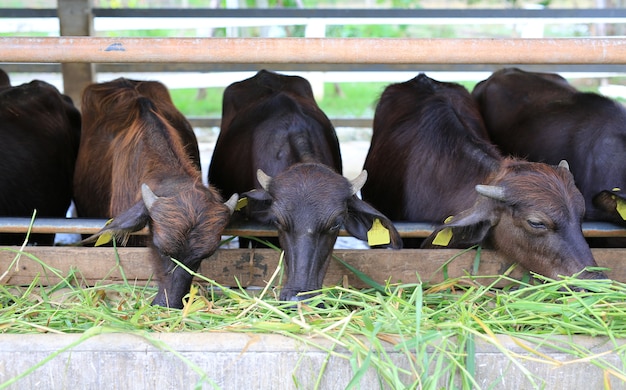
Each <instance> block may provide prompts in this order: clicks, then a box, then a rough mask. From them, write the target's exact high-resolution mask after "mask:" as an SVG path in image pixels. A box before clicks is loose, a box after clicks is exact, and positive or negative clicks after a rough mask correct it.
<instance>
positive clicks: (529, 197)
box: [362, 74, 604, 278]
mask: <svg viewBox="0 0 626 390" xmlns="http://www.w3.org/2000/svg"><path fill="white" fill-rule="evenodd" d="M364 169H366V170H367V171H368V172H369V179H368V181H367V183H365V185H364V187H363V189H362V194H363V199H364V200H366V201H367V202H369V203H370V204H372V205H373V206H374V207H376V208H377V209H379V210H380V211H381V212H383V213H384V214H385V215H387V216H388V217H389V218H391V219H392V220H394V221H410V222H431V223H433V224H436V228H435V229H434V231H433V233H432V234H431V235H430V236H429V237H428V238H426V239H425V240H424V242H423V243H422V247H425V248H435V247H454V248H458V247H469V246H472V245H477V244H483V245H485V246H487V247H492V248H494V249H495V250H496V251H497V252H499V253H500V254H501V255H503V256H504V257H505V258H507V259H509V260H510V261H514V262H516V263H519V264H521V265H522V266H524V267H525V268H527V269H529V270H531V271H533V272H536V273H538V274H542V275H545V276H548V277H552V278H555V277H557V276H558V275H572V274H576V273H580V275H581V277H585V278H596V277H604V275H603V274H602V273H596V272H593V271H587V270H586V269H585V268H586V267H590V266H596V262H595V260H594V258H593V255H592V253H591V250H590V249H589V246H588V244H587V242H586V241H585V239H584V237H583V233H582V229H581V219H582V216H583V214H584V210H585V203H584V199H583V197H582V195H581V194H580V192H579V191H578V189H577V188H576V186H575V185H574V180H573V178H572V175H571V173H570V172H569V170H568V169H567V163H562V164H560V165H559V166H552V165H547V164H541V163H535V162H528V161H525V160H520V159H513V158H505V157H504V156H502V155H501V154H500V153H499V152H498V150H497V149H496V147H495V146H494V145H492V144H491V143H490V141H489V139H488V137H487V135H486V130H485V128H484V124H483V120H482V118H481V115H480V113H479V111H478V108H477V106H476V104H475V102H474V100H473V99H472V96H471V95H470V93H469V92H468V91H467V89H466V88H465V87H463V86H461V85H459V84H455V83H446V82H438V81H436V80H433V79H431V78H429V77H427V76H426V75H425V74H419V75H418V76H416V77H415V78H413V79H411V80H409V81H406V82H403V83H397V84H391V85H389V86H387V87H386V89H385V90H384V91H383V93H382V95H381V97H380V99H379V101H378V104H377V106H376V111H375V117H374V124H373V135H372V141H371V146H370V149H369V151H368V154H367V157H366V160H365V164H364Z"/></svg>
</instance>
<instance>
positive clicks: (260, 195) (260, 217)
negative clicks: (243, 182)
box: [241, 190, 274, 224]
mask: <svg viewBox="0 0 626 390" xmlns="http://www.w3.org/2000/svg"><path fill="white" fill-rule="evenodd" d="M241 198H247V199H248V201H247V204H246V206H245V207H244V208H243V209H242V212H244V213H245V215H246V217H247V218H249V219H251V220H254V221H257V222H261V223H265V224H269V223H271V222H272V221H273V219H274V218H273V214H272V210H271V209H272V197H271V196H270V194H269V193H268V192H267V191H265V190H252V191H248V192H244V193H243V194H241Z"/></svg>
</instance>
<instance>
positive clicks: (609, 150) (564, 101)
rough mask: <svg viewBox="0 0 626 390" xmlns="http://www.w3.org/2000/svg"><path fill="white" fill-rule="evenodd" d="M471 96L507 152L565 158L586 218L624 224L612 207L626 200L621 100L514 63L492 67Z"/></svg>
mask: <svg viewBox="0 0 626 390" xmlns="http://www.w3.org/2000/svg"><path fill="white" fill-rule="evenodd" d="M472 95H473V96H474V98H475V99H476V101H477V103H478V106H479V108H480V110H481V112H482V115H483V117H484V118H485V124H486V127H487V130H488V131H489V134H490V137H491V138H492V140H493V142H494V143H495V144H497V145H498V147H499V148H500V149H501V150H502V152H503V153H504V154H505V155H513V156H518V157H522V158H526V159H528V160H530V161H538V162H545V163H548V164H556V163H558V161H560V160H567V161H568V162H569V164H570V169H571V171H572V174H573V175H574V179H575V181H576V185H577V186H578V188H579V190H580V192H581V193H582V194H583V196H584V198H585V203H586V214H585V218H586V219H587V220H595V221H608V222H613V223H617V224H621V225H625V226H626V221H625V220H624V218H622V217H621V215H619V213H618V211H617V209H616V201H617V199H618V198H621V201H623V202H626V197H625V196H624V195H623V193H622V191H624V190H625V189H626V165H625V164H624V161H626V159H625V158H624V157H625V155H624V151H626V109H625V108H624V107H623V106H622V105H621V104H619V103H618V102H615V101H613V100H611V99H609V98H606V97H604V96H601V95H598V94H594V93H583V92H580V91H578V90H576V88H574V87H573V86H571V85H570V84H568V83H567V81H566V80H565V79H564V78H562V77H561V76H559V75H557V74H552V73H534V72H525V71H523V70H520V69H517V68H505V69H501V70H499V71H497V72H494V73H493V74H492V75H491V76H490V77H489V78H488V79H486V80H484V81H482V82H480V83H479V84H477V85H476V87H475V88H474V91H473V92H472ZM614 188H620V189H621V191H613V189H614ZM622 244H623V242H622Z"/></svg>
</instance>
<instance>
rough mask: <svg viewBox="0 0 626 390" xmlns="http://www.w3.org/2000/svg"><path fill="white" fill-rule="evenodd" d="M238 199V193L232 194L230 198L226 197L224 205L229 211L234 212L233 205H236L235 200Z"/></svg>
mask: <svg viewBox="0 0 626 390" xmlns="http://www.w3.org/2000/svg"><path fill="white" fill-rule="evenodd" d="M238 200H239V195H238V194H233V195H232V196H231V197H230V199H228V200H227V201H226V202H224V206H226V207H228V210H230V213H231V214H232V213H234V212H235V207H236V206H237V201H238Z"/></svg>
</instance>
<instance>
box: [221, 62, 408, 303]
mask: <svg viewBox="0 0 626 390" xmlns="http://www.w3.org/2000/svg"><path fill="white" fill-rule="evenodd" d="M258 169H261V170H262V171H263V172H265V173H266V174H268V175H269V176H271V177H272V179H271V183H270V184H269V186H267V187H266V188H264V187H263V186H262V185H261V184H260V183H259V180H257V170H258ZM209 182H210V183H212V184H214V185H216V186H217V187H218V188H220V190H222V191H223V195H225V196H228V195H229V194H231V193H243V192H245V191H248V192H245V195H246V196H247V198H248V205H247V206H246V208H245V209H244V215H245V216H247V217H249V218H251V219H254V220H256V221H260V222H263V223H268V224H274V225H275V226H276V227H277V229H278V239H279V242H280V246H281V247H282V248H283V249H284V251H285V264H286V266H287V267H286V268H287V281H286V283H285V285H284V286H283V289H282V290H281V293H280V297H281V299H283V300H299V299H302V298H303V296H302V295H299V293H301V292H307V291H311V290H317V289H319V288H321V287H322V280H323V279H324V275H325V274H326V268H327V267H328V264H329V261H330V255H331V253H332V249H333V246H334V243H335V241H336V239H337V235H338V233H339V229H340V227H341V226H342V225H343V226H345V228H346V230H347V231H348V232H349V233H350V234H352V235H354V236H355V237H357V238H360V239H362V240H366V239H367V231H368V230H369V229H370V228H371V226H372V223H373V220H374V219H379V220H380V221H381V223H382V224H383V225H384V226H385V227H387V228H388V229H389V231H390V237H391V246H392V247H394V248H398V247H400V246H401V240H400V236H399V234H398V232H397V231H396V229H395V228H394V227H393V224H392V223H391V221H390V220H389V219H388V218H387V217H385V216H384V215H382V214H381V213H380V212H379V211H378V210H375V209H374V208H373V207H371V206H370V205H368V204H367V203H365V202H363V201H362V200H361V199H359V198H357V197H356V196H355V195H354V193H353V191H352V186H351V183H350V182H349V181H348V180H347V179H346V178H344V177H343V176H342V175H341V155H340V154H339V141H338V140H337V135H336V133H335V129H334V128H333V126H332V124H331V123H330V120H328V118H327V117H326V115H325V114H324V113H323V112H322V110H321V109H320V108H319V107H318V106H317V103H316V102H315V99H314V98H313V93H312V91H311V86H310V84H309V83H308V81H306V80H305V79H303V78H301V77H296V76H285V75H280V74H277V73H273V72H268V71H264V70H262V71H259V72H258V73H257V74H256V75H255V76H254V77H251V78H249V79H246V80H244V81H241V82H238V83H234V84H232V85H230V86H228V88H226V90H225V91H224V109H223V115H222V127H221V131H220V136H219V138H218V140H217V144H216V146H215V151H214V153H213V159H212V160H211V165H210V167H209ZM251 190H253V191H251Z"/></svg>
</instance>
